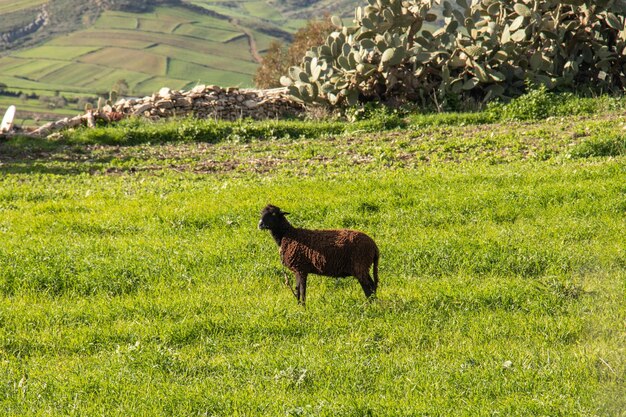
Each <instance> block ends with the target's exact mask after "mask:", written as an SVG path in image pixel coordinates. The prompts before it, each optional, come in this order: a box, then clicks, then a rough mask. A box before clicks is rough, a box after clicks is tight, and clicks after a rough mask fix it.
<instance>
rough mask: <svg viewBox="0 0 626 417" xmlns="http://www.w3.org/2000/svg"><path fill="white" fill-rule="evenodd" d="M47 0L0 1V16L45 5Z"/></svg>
mask: <svg viewBox="0 0 626 417" xmlns="http://www.w3.org/2000/svg"><path fill="white" fill-rule="evenodd" d="M47 2H48V0H19V1H16V0H0V15H2V14H4V13H11V12H16V11H18V10H24V9H30V8H32V7H37V6H40V5H42V4H44V3H47Z"/></svg>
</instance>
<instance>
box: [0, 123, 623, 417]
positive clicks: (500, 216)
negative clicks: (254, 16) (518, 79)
mask: <svg viewBox="0 0 626 417" xmlns="http://www.w3.org/2000/svg"><path fill="white" fill-rule="evenodd" d="M482 115H483V117H492V116H490V115H485V114H482ZM478 117H479V116H477V115H473V116H468V115H465V116H464V115H455V116H440V117H439V118H438V117H436V116H428V117H427V116H412V117H410V118H407V121H406V122H405V123H406V124H405V125H403V126H402V129H398V130H388V131H385V130H386V128H385V127H381V125H380V122H381V120H380V117H379V119H378V120H376V118H374V120H372V119H368V120H364V121H360V122H355V123H352V124H345V123H343V124H342V123H338V122H337V123H335V122H324V123H321V122H320V123H314V122H296V121H293V122H282V123H279V122H258V123H254V122H241V123H215V122H213V123H210V122H194V121H191V120H182V121H175V122H169V123H158V124H145V123H140V122H137V121H134V122H133V121H131V122H126V123H125V124H122V125H121V126H120V127H119V128H118V129H114V128H98V129H93V130H80V131H76V132H67V133H65V134H64V135H63V136H62V137H61V138H57V139H55V140H53V141H52V140H45V139H41V140H36V139H26V138H15V139H13V140H12V141H11V142H4V143H0V155H3V156H2V159H1V161H2V164H0V172H1V173H2V175H0V213H1V215H0V239H1V241H2V245H0V265H2V268H0V375H1V377H0V381H2V383H0V407H1V409H2V410H3V415H7V416H18V415H19V416H29V415H33V416H35V415H116V416H117V415H186V416H192V415H225V416H226V415H229V416H230V415H249V416H252V415H259V416H261V415H272V416H276V415H287V416H297V415H299V416H302V415H307V416H366V415H372V416H408V415H429V416H483V415H484V416H487V415H507V416H534V415H550V416H553V415H562V416H621V415H623V410H624V409H626V400H625V398H626V397H624V381H625V380H624V378H625V377H626V351H625V348H624V347H625V346H626V334H625V333H624V327H623V326H624V322H625V321H626V307H625V305H624V299H625V298H624V297H625V296H626V250H625V248H626V238H625V236H626V220H625V219H626V217H625V215H626V187H625V183H624V178H626V146H625V145H624V137H625V135H624V133H623V128H622V127H623V124H624V123H625V122H626V119H625V118H624V116H623V112H614V113H607V114H604V115H598V114H595V115H592V116H579V117H565V118H559V119H552V120H549V121H540V122H503V123H491V124H484V123H485V122H484V120H483V121H480V122H479V121H478ZM472 122H473V123H472ZM377 123H379V124H377ZM346 126H350V127H349V128H348V127H346ZM390 127H391V126H389V127H388V128H390ZM179 140H183V141H182V142H180V141H179ZM146 141H150V142H152V144H146V143H145V142H146ZM120 145H121V146H120ZM270 202H271V203H274V204H277V205H279V206H281V207H283V208H284V209H286V210H288V211H290V212H291V213H292V214H291V215H290V216H289V217H290V219H291V221H292V222H293V223H294V224H296V225H300V226H303V227H311V228H331V227H349V228H355V229H360V230H363V231H365V232H367V233H368V234H370V235H371V236H372V237H374V239H375V240H376V241H377V243H378V245H379V246H380V248H381V254H382V255H381V256H382V257H381V264H380V277H381V285H380V291H379V297H378V300H376V301H373V302H371V303H367V302H365V300H364V298H363V295H362V293H361V290H360V288H359V287H358V284H357V282H356V281H355V280H354V279H351V278H350V279H342V280H335V279H330V278H323V277H316V276H312V277H311V278H310V279H309V291H308V305H307V309H306V310H305V309H303V308H301V307H299V306H297V305H296V302H295V300H294V299H293V296H291V294H290V292H289V290H288V289H286V288H285V287H284V286H283V284H282V281H283V275H282V274H283V272H282V268H281V267H280V263H279V255H278V251H277V248H276V246H275V243H274V242H273V240H272V239H271V237H270V236H269V235H268V234H267V233H266V232H262V231H259V230H257V229H256V224H257V221H258V213H259V211H260V209H261V208H262V207H263V206H264V205H266V204H268V203H270Z"/></svg>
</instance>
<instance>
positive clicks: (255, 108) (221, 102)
mask: <svg viewBox="0 0 626 417" xmlns="http://www.w3.org/2000/svg"><path fill="white" fill-rule="evenodd" d="M303 111H304V107H303V106H302V104H300V103H298V102H296V101H294V100H293V99H292V98H291V97H290V96H289V95H288V94H287V90H286V89H285V88H275V89H270V90H253V89H239V88H233V87H229V88H221V87H218V86H205V85H198V86H196V87H194V88H193V89H191V90H189V91H177V90H171V89H169V88H162V89H161V90H159V92H158V93H155V94H153V95H152V96H148V97H144V98H140V99H133V98H130V99H120V100H118V101H117V102H116V103H115V104H112V105H106V106H103V107H102V108H101V109H98V110H92V111H88V112H87V113H86V114H84V115H80V116H76V117H73V118H65V119H62V120H58V121H56V122H50V123H47V124H45V125H43V126H41V127H40V128H38V129H37V130H35V131H33V132H31V134H33V135H37V136H45V135H49V134H50V133H52V132H54V131H58V130H62V129H67V128H73V127H77V126H81V125H86V126H95V124H96V122H97V121H98V120H105V121H107V122H113V121H118V120H120V119H123V118H125V117H130V116H141V117H147V118H150V119H153V120H156V119H161V118H169V117H185V116H193V117H197V118H203V119H204V118H211V119H219V120H237V119H242V118H252V119H255V120H263V119H281V118H285V117H291V116H297V115H299V114H301V113H302V112H303Z"/></svg>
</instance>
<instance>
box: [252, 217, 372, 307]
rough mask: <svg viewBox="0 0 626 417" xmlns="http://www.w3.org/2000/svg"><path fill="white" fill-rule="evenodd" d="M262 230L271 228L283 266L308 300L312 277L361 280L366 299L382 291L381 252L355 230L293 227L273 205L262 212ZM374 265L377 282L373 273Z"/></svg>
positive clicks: (299, 295) (300, 295)
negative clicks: (311, 275) (380, 280)
mask: <svg viewBox="0 0 626 417" xmlns="http://www.w3.org/2000/svg"><path fill="white" fill-rule="evenodd" d="M261 214H262V216H261V221H260V222H259V228H260V229H269V230H270V232H271V233H272V236H273V237H274V240H275V241H276V243H277V244H278V246H279V253H280V257H281V261H282V263H283V265H285V266H286V267H287V268H289V269H290V270H291V271H292V272H294V274H295V275H296V291H295V295H296V298H298V301H299V302H301V303H302V304H304V303H305V300H306V279H307V275H308V274H317V275H324V276H330V277H348V276H354V277H356V278H357V280H358V281H359V283H360V284H361V287H362V289H363V292H364V293H365V296H366V297H368V298H369V297H371V296H373V295H375V293H376V290H377V288H378V259H379V256H380V254H379V251H378V247H377V246H376V243H375V242H374V240H373V239H372V238H371V237H369V236H368V235H366V234H365V233H363V232H359V231H355V230H347V229H341V230H309V229H300V228H295V227H293V226H291V224H290V223H289V222H288V221H287V219H286V218H285V214H288V213H285V212H282V211H281V210H280V209H279V208H278V207H276V206H272V205H269V206H267V207H265V209H264V210H263V212H262V213H261ZM372 266H373V275H374V279H372V277H371V276H370V274H369V270H370V268H371V267H372Z"/></svg>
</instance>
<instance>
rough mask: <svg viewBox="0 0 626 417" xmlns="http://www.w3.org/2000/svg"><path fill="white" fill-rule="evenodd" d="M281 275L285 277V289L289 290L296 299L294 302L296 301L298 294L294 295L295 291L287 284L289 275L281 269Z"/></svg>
mask: <svg viewBox="0 0 626 417" xmlns="http://www.w3.org/2000/svg"><path fill="white" fill-rule="evenodd" d="M283 274H284V275H285V285H286V286H287V288H289V291H291V293H292V294H293V296H294V297H296V300H297V299H298V294H296V291H295V290H294V289H293V287H292V286H291V282H289V275H287V273H286V272H285V270H284V269H283Z"/></svg>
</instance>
